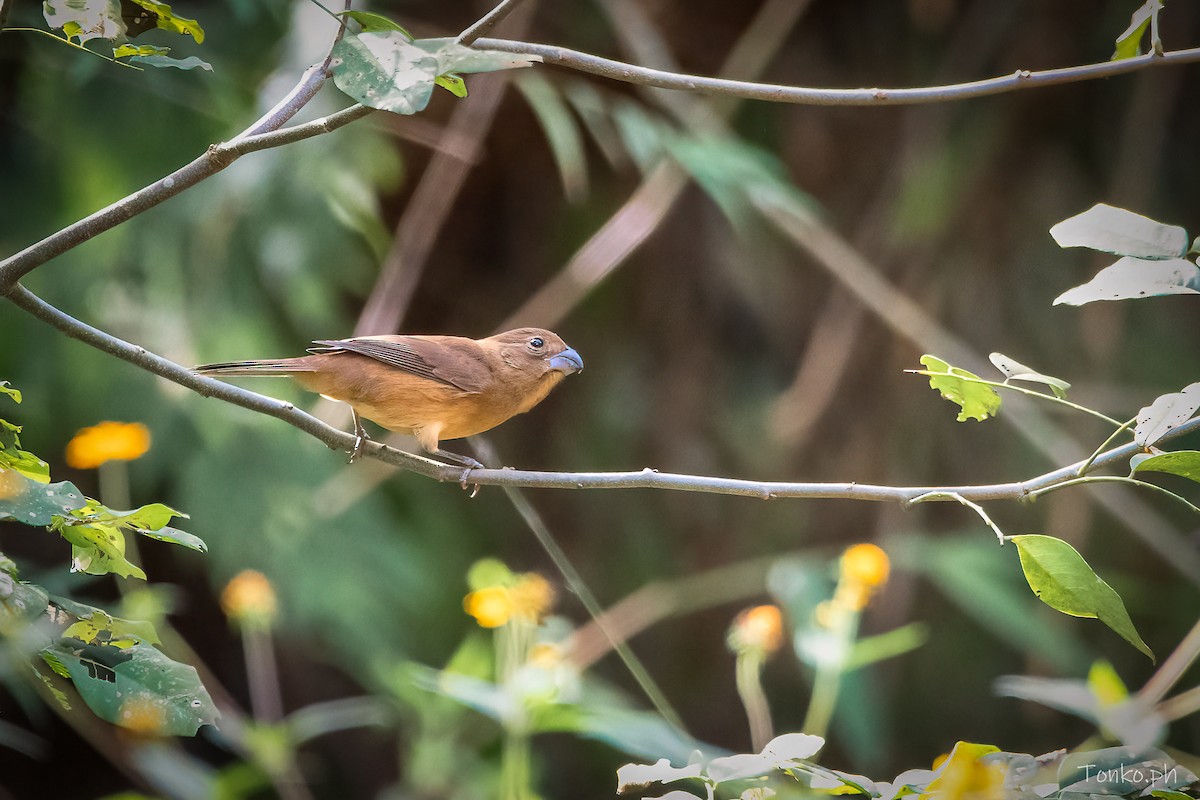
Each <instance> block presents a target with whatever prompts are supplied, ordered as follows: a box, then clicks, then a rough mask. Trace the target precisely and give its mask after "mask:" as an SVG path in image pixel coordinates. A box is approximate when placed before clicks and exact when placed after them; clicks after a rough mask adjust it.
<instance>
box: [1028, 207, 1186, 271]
mask: <svg viewBox="0 0 1200 800" xmlns="http://www.w3.org/2000/svg"><path fill="white" fill-rule="evenodd" d="M1050 235H1051V236H1053V237H1054V241H1056V242H1057V243H1058V246H1059V247H1087V248H1090V249H1092V250H1101V251H1103V252H1105V253H1112V254H1114V255H1118V256H1134V257H1136V258H1145V259H1167V258H1180V257H1182V256H1183V255H1184V254H1185V253H1186V252H1187V246H1188V240H1187V231H1185V230H1184V229H1183V228H1181V227H1179V226H1178V225H1164V224H1163V223H1161V222H1156V221H1155V220H1152V219H1150V218H1149V217H1143V216H1142V215H1141V214H1135V213H1134V212H1132V211H1127V210H1126V209H1124V208H1117V207H1115V206H1110V205H1105V204H1104V203H1097V204H1096V205H1094V206H1092V207H1091V208H1089V209H1088V210H1087V211H1084V212H1083V213H1081V214H1076V215H1075V216H1073V217H1070V218H1068V219H1064V220H1063V221H1062V222H1060V223H1058V224H1057V225H1055V226H1054V227H1053V228H1051V229H1050Z"/></svg>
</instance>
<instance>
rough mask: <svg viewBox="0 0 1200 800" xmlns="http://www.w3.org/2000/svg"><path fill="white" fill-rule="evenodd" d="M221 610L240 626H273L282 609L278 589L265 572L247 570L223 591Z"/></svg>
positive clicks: (235, 577)
mask: <svg viewBox="0 0 1200 800" xmlns="http://www.w3.org/2000/svg"><path fill="white" fill-rule="evenodd" d="M221 609H222V610H223V611H224V612H225V616H227V617H229V618H230V619H231V620H233V621H234V622H236V623H238V624H239V625H251V626H256V625H259V626H262V627H270V625H271V623H272V622H274V621H275V617H276V614H277V612H278V604H277V603H276V600H275V589H274V588H273V587H272V586H271V581H270V580H268V579H267V576H266V575H263V574H262V573H261V572H257V571H256V570H252V569H247V570H243V571H242V572H239V573H238V574H237V575H235V576H234V578H233V580H231V581H230V582H229V583H227V584H226V585H225V590H224V591H223V592H221Z"/></svg>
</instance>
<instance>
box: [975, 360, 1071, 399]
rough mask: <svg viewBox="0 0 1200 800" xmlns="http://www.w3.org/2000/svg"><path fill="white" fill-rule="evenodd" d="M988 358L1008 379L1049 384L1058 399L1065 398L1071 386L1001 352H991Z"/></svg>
mask: <svg viewBox="0 0 1200 800" xmlns="http://www.w3.org/2000/svg"><path fill="white" fill-rule="evenodd" d="M988 359H989V360H990V361H991V362H992V364H994V365H995V366H996V369H998V370H1000V371H1001V372H1003V373H1004V377H1005V378H1007V379H1008V380H1010V381H1030V382H1032V383H1043V384H1045V385H1047V386H1049V387H1050V391H1052V392H1054V396H1055V397H1057V398H1059V399H1060V400H1062V399H1064V398H1066V396H1067V390H1068V389H1070V388H1071V384H1069V383H1067V382H1066V381H1064V380H1063V379H1062V378H1052V377H1050V376H1049V375H1043V374H1042V373H1040V372H1037V371H1035V370H1032V369H1030V368H1029V367H1027V366H1025V365H1024V364H1022V363H1021V362H1019V361H1017V360H1016V359H1015V358H1009V357H1008V356H1006V355H1004V354H1003V353H992V354H991V355H989V356H988Z"/></svg>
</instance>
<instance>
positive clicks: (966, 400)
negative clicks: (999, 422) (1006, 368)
mask: <svg viewBox="0 0 1200 800" xmlns="http://www.w3.org/2000/svg"><path fill="white" fill-rule="evenodd" d="M921 363H922V364H923V365H924V366H925V367H926V369H927V370H928V372H925V371H918V373H919V374H921V375H927V376H928V377H929V386H930V387H931V388H933V389H936V390H938V391H939V392H940V393H941V395H942V397H944V398H946V399H947V400H949V401H950V402H952V403H955V404H957V405H958V406H959V407H960V408H961V409H962V410H961V411H960V412H959V414H958V421H959V422H966V421H967V420H969V419H975V420H978V421H980V422H983V421H984V420H985V419H987V418H988V417H990V416H994V415H995V414H996V412H997V411H999V410H1000V395H999V394H997V393H996V390H995V389H993V388H992V387H990V386H984V385H983V384H981V383H976V382H975V381H979V380H980V378H979V376H978V375H975V374H974V373H972V372H968V371H967V370H965V369H959V368H958V367H952V366H950V365H949V364H948V363H947V362H945V361H942V360H941V359H940V358H938V357H937V356H931V355H923V356H921Z"/></svg>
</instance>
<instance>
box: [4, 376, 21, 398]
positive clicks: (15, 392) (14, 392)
mask: <svg viewBox="0 0 1200 800" xmlns="http://www.w3.org/2000/svg"><path fill="white" fill-rule="evenodd" d="M0 394H4V395H8V396H9V397H11V398H12V399H13V401H14V402H17V403H20V402H21V391H20V390H19V389H14V388H12V386H11V385H10V384H9V382H8V381H0Z"/></svg>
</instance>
